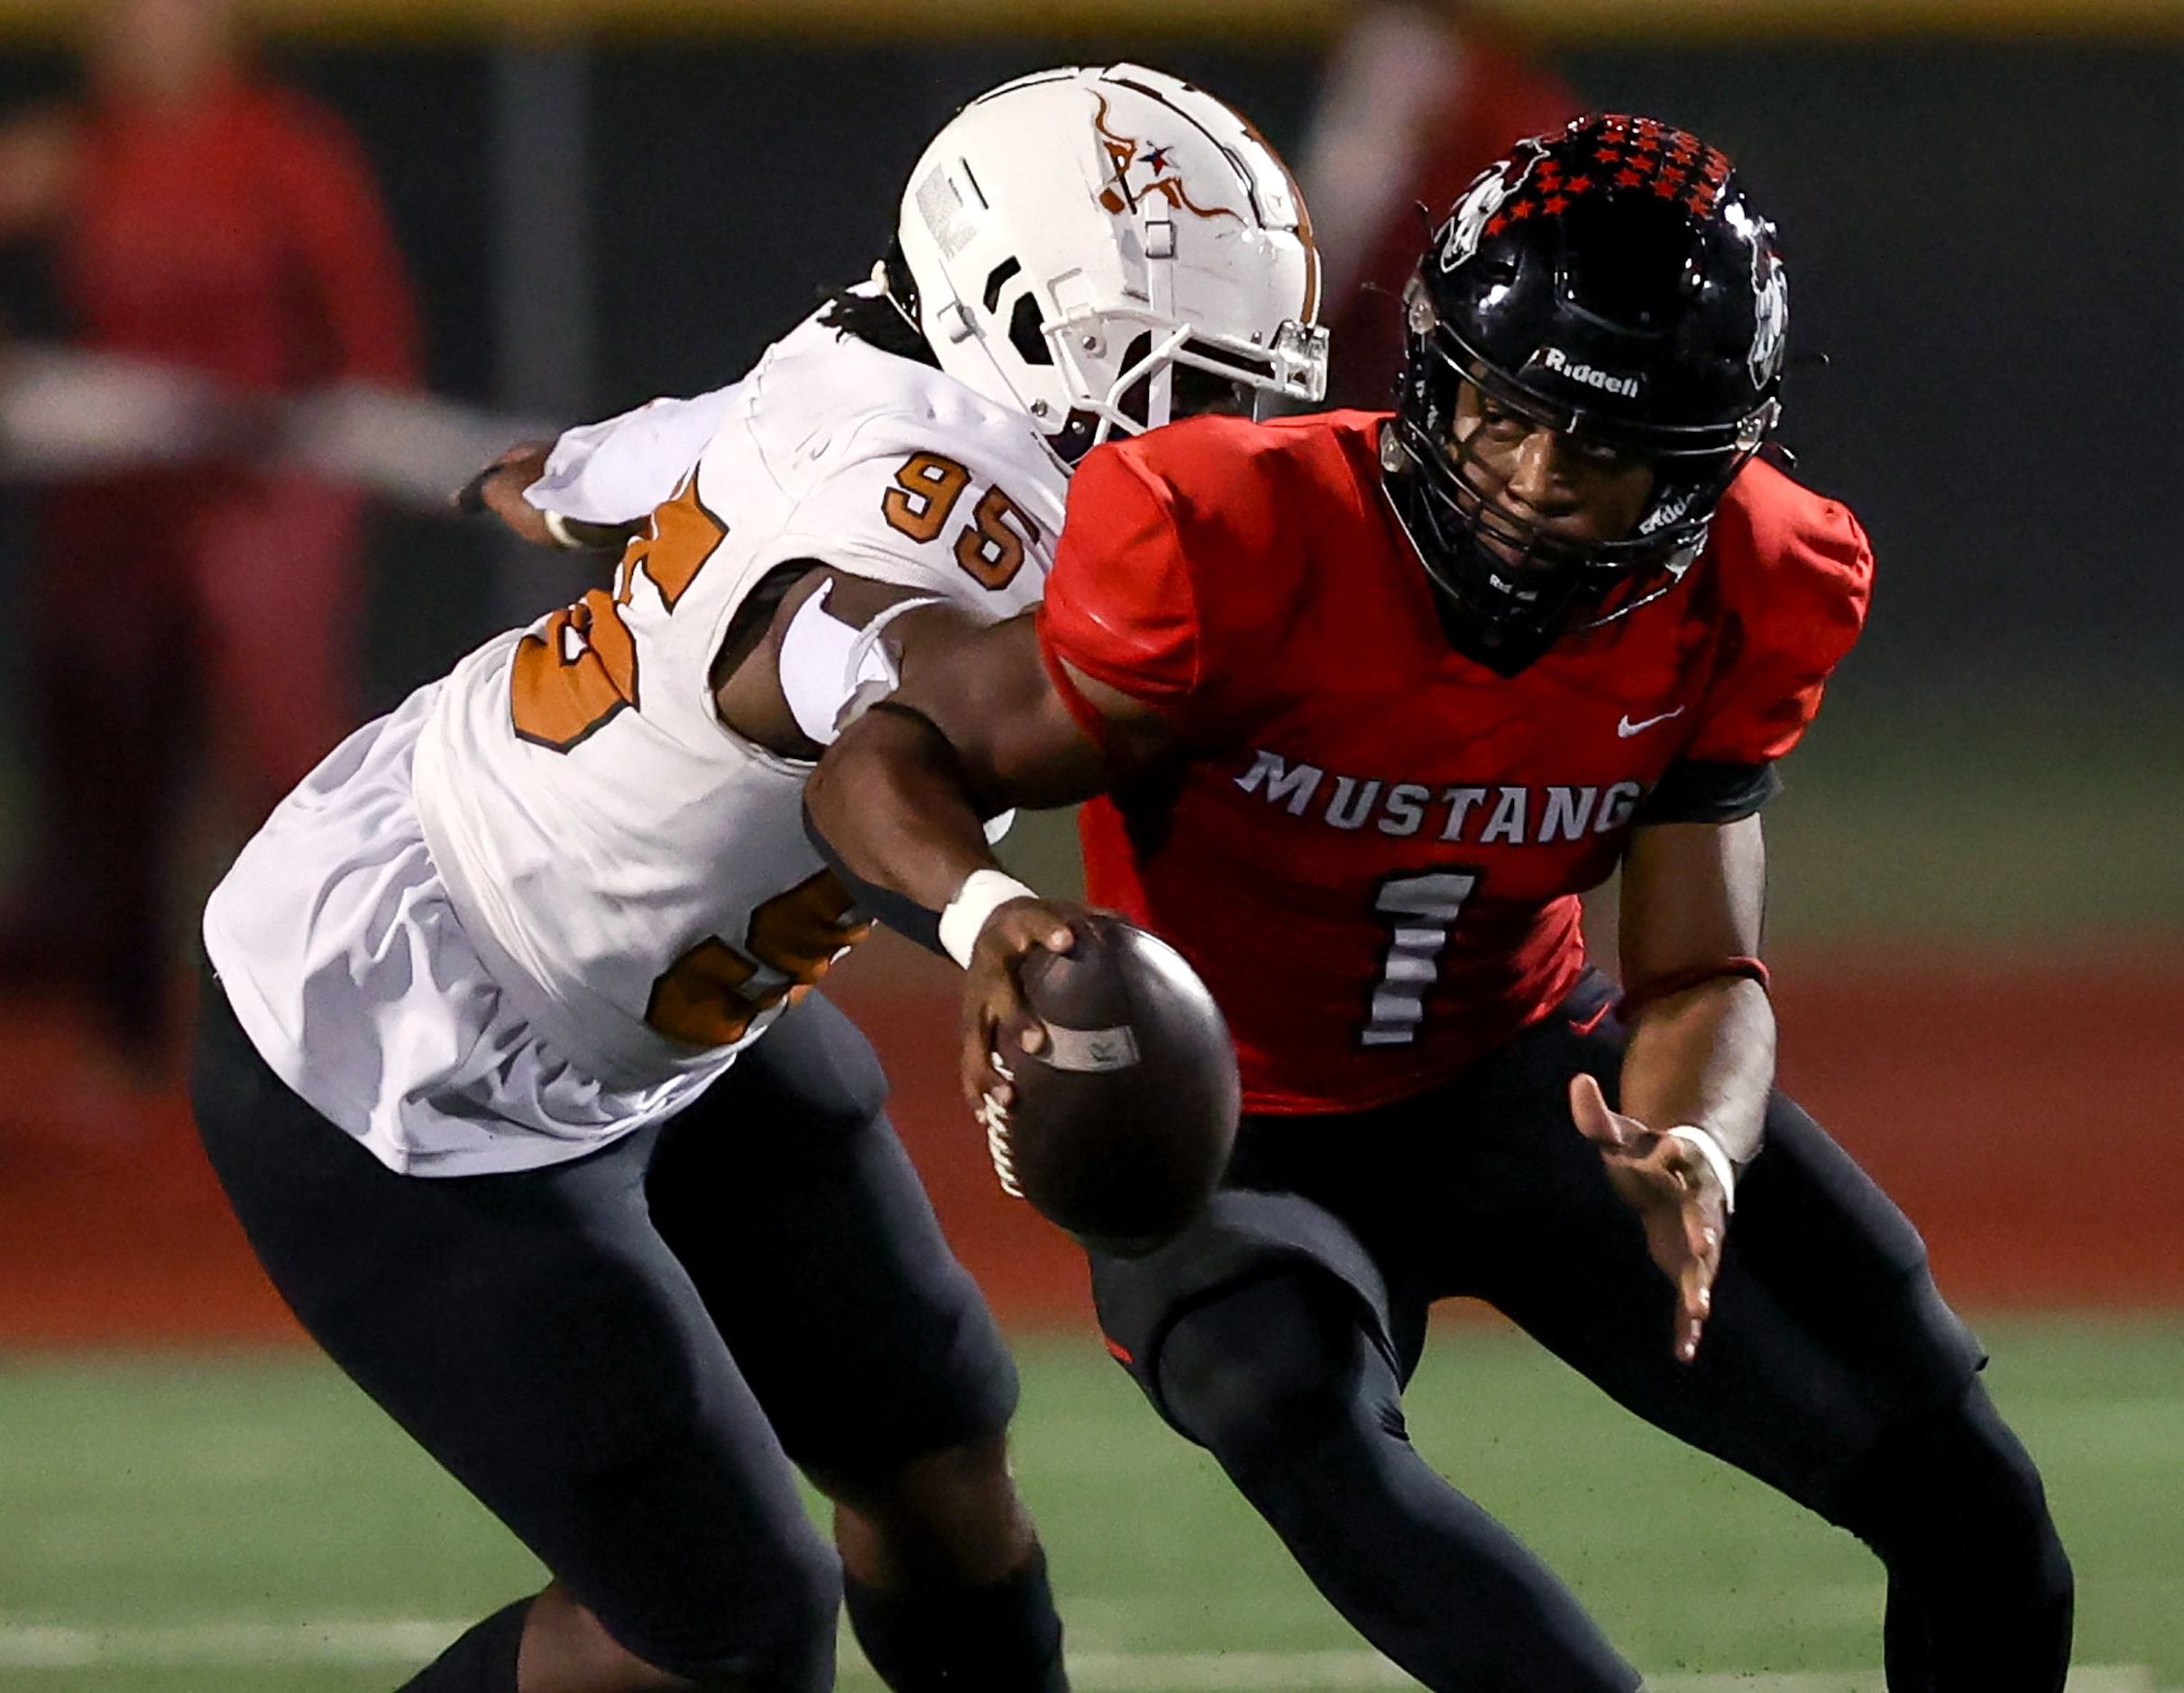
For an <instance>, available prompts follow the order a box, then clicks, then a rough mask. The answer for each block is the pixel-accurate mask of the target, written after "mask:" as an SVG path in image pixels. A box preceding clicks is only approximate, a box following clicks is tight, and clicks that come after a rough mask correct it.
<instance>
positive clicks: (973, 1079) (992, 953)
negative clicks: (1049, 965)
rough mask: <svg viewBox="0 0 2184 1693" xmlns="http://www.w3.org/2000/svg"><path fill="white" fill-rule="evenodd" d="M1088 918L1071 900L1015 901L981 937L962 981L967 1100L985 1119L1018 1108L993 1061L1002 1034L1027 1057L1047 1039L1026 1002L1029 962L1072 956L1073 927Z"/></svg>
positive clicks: (990, 921) (997, 913)
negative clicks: (1050, 955) (1009, 1034)
mask: <svg viewBox="0 0 2184 1693" xmlns="http://www.w3.org/2000/svg"><path fill="white" fill-rule="evenodd" d="M1087 915H1088V910H1087V907H1085V906H1082V905H1077V904H1073V903H1071V902H1070V901H1067V900H1011V901H1008V903H1007V904H1005V905H1000V906H996V907H995V908H994V914H993V915H992V916H991V917H989V918H987V919H986V927H985V928H984V929H980V930H979V931H978V938H977V942H976V943H975V944H974V945H973V946H972V947H971V954H970V968H969V969H968V971H967V972H965V975H964V981H963V1094H964V1097H965V1098H967V1099H968V1100H969V1101H970V1104H971V1109H972V1110H973V1111H977V1112H980V1113H981V1116H983V1115H984V1114H985V1112H987V1111H996V1110H997V1111H1000V1112H1006V1111H1007V1110H1008V1108H1009V1106H1010V1105H1011V1104H1013V1103H1014V1102H1015V1097H1016V1091H1015V1089H1014V1088H1013V1087H1012V1086H1010V1085H1009V1084H1010V1082H1011V1080H1012V1079H1013V1078H1012V1077H1011V1076H1010V1075H1009V1074H1008V1072H1007V1071H1006V1070H1005V1069H1004V1068H1003V1067H1002V1066H1001V1064H1000V1062H999V1061H998V1059H997V1058H996V1056H995V1055H996V1052H997V1051H998V1050H999V1048H1000V1043H1001V1032H1002V1030H1005V1029H1008V1028H1011V1027H1014V1028H1016V1029H1017V1030H1020V1031H1021V1032H1020V1034H1019V1037H1018V1039H1019V1040H1020V1042H1021V1044H1022V1045H1023V1049H1024V1050H1025V1051H1026V1052H1036V1051H1038V1050H1039V1048H1040V1047H1041V1045H1042V1043H1043V1042H1044V1041H1045V1039H1046V1031H1045V1030H1043V1029H1042V1028H1041V1027H1040V1026H1039V1020H1038V1019H1037V1018H1035V1017H1033V1016H1032V1011H1031V1006H1030V1003H1029V1002H1027V1001H1026V1000H1025V998H1024V993H1023V966H1024V964H1025V962H1026V961H1027V960H1028V959H1030V957H1031V956H1032V954H1033V953H1035V952H1038V951H1040V950H1041V949H1042V948H1043V949H1045V950H1046V951H1048V952H1067V951H1069V947H1070V946H1071V944H1072V943H1073V941H1074V939H1075V936H1074V935H1073V934H1072V933H1071V930H1070V928H1069V925H1070V923H1071V922H1072V921H1074V920H1077V919H1078V918H1081V917H1084V916H1087Z"/></svg>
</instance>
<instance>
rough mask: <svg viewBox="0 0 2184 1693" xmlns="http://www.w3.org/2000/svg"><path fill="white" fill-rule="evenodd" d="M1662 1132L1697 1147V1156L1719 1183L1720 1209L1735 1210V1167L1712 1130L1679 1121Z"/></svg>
mask: <svg viewBox="0 0 2184 1693" xmlns="http://www.w3.org/2000/svg"><path fill="white" fill-rule="evenodd" d="M1664 1132H1665V1133H1666V1135H1667V1136H1668V1138H1669V1139H1671V1140H1681V1141H1682V1142H1683V1143H1684V1145H1685V1146H1687V1147H1692V1148H1696V1149H1697V1151H1698V1154H1699V1156H1700V1157H1701V1158H1704V1159H1705V1160H1706V1163H1707V1167H1709V1168H1710V1169H1711V1170H1712V1171H1713V1173H1714V1179H1715V1180H1716V1181H1718V1182H1720V1183H1721V1209H1722V1210H1723V1211H1725V1212H1733V1211H1735V1210H1736V1209H1737V1167H1736V1166H1735V1165H1734V1164H1732V1163H1731V1162H1730V1156H1729V1154H1728V1153H1727V1152H1726V1151H1724V1150H1723V1149H1722V1147H1721V1142H1720V1141H1719V1140H1717V1139H1714V1137H1713V1133H1712V1131H1711V1130H1706V1129H1701V1128H1698V1127H1696V1126H1695V1125H1693V1124H1691V1123H1679V1124H1677V1125H1676V1127H1675V1128H1674V1129H1670V1130H1664Z"/></svg>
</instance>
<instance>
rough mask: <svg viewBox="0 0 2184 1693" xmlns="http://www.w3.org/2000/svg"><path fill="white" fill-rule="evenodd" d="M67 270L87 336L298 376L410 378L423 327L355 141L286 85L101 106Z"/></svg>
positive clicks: (103, 343) (104, 346) (263, 374)
mask: <svg viewBox="0 0 2184 1693" xmlns="http://www.w3.org/2000/svg"><path fill="white" fill-rule="evenodd" d="M70 209H71V217H70V223H69V236H68V243H67V246H66V249H65V252H64V255H63V263H62V268H61V275H62V280H63V283H64V286H65V288H66V292H67V295H68V297H69V305H70V306H71V307H72V308H73V309H74V311H75V312H76V314H77V316H78V319H79V320H80V323H81V325H82V332H81V339H82V341H83V343H84V344H85V345H87V346H91V347H96V348H99V349H101V350H103V351H106V352H126V353H135V354H138V355H141V356H142V357H145V358H151V359H159V360H163V361H168V362H170V363H174V364H180V365H185V366H188V368H190V369H192V370H197V371H205V372H206V373H207V374H209V375H212V376H216V377H218V378H221V379H222V380H225V381H227V382H231V383H234V384H235V385H236V386H238V387H243V388H250V389H271V390H283V389H288V390H292V389H304V388H314V387H317V386H320V385H322V384H326V383H330V382H336V381H344V380H354V381H369V382H381V383H385V384H389V385H391V386H403V385H407V384H408V382H410V381H411V380H414V378H415V375H416V368H415V360H416V353H415V342H416V336H417V330H416V324H415V320H414V316H413V314H412V311H411V307H410V299H409V289H408V283H407V282H406V281H405V280H404V278H403V273H402V265H401V260H400V257H399V253H398V252H396V249H395V244H394V238H393V235H392V233H390V231H389V229H388V226H387V220H386V217H385V215H384V214H383V213H382V212H381V209H380V204H379V198H378V196H377V195H376V194H375V193H374V192H373V189H372V180H371V178H370V176H369V174H368V173H367V171H366V169H365V168H364V165H363V161H362V158H361V156H360V155H359V153H358V151H357V148H356V145H355V143H354V142H353V141H352V140H351V139H350V138H349V136H348V134H347V133H346V132H345V131H344V130H343V128H342V127H341V125H340V124H339V123H338V122H337V121H336V120H335V118H334V117H333V116H332V114H329V113H327V112H326V111H324V110H323V109H321V108H320V107H319V106H317V105H314V104H313V103H312V102H310V101H308V100H307V99H305V98H304V97H303V96H300V95H297V94H293V93H290V92H289V91H288V90H286V89H281V88H274V87H264V86H262V85H257V84H252V83H249V82H240V81H237V82H229V83H225V84H222V85H221V86H220V87H216V88H215V89H213V90H211V91H210V92H208V93H206V95H205V96H203V97H202V98H200V99H197V100H196V101H194V102H192V103H191V104H190V105H188V106H187V107H185V108H183V109H181V110H179V111H176V112H164V111H160V110H157V109H152V108H138V107H135V106H98V105H95V106H94V107H92V108H91V110H90V111H89V113H88V114H87V117H86V120H85V125H84V132H83V146H82V156H81V164H80V174H79V176H78V180H77V183H76V186H75V191H74V198H73V201H72V204H71V208H70Z"/></svg>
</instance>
